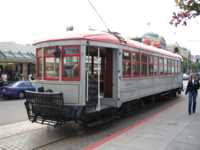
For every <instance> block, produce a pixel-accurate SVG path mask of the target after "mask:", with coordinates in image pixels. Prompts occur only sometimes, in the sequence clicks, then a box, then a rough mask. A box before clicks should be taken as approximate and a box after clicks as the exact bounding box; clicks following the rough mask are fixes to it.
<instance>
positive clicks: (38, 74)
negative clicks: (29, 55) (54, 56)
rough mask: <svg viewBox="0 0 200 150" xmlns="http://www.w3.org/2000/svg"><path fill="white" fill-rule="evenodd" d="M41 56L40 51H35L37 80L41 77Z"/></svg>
mask: <svg viewBox="0 0 200 150" xmlns="http://www.w3.org/2000/svg"><path fill="white" fill-rule="evenodd" d="M43 60H44V59H43V55H42V49H37V50H36V75H37V78H41V77H42V65H43Z"/></svg>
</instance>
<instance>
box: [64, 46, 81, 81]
mask: <svg viewBox="0 0 200 150" xmlns="http://www.w3.org/2000/svg"><path fill="white" fill-rule="evenodd" d="M65 48H77V49H78V52H79V53H78V54H65V51H64V49H65ZM80 49H81V47H80V45H65V46H63V47H62V67H61V78H62V80H63V81H80V76H81V67H80V66H81V54H80V52H81V51H80ZM74 56H76V57H78V59H79V62H78V65H79V70H78V71H79V76H78V77H64V57H74Z"/></svg>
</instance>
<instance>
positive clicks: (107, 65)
mask: <svg viewBox="0 0 200 150" xmlns="http://www.w3.org/2000/svg"><path fill="white" fill-rule="evenodd" d="M86 66H87V69H86V78H87V79H86V82H87V84H86V89H87V90H86V95H87V102H88V103H92V104H98V100H100V101H101V100H103V99H104V98H112V97H113V49H110V48H99V47H92V46H90V47H87V52H86Z"/></svg>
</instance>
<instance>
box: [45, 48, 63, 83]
mask: <svg viewBox="0 0 200 150" xmlns="http://www.w3.org/2000/svg"><path fill="white" fill-rule="evenodd" d="M55 48H56V46H49V47H45V48H44V52H43V53H44V79H45V80H59V77H60V62H61V57H58V58H59V69H58V70H59V72H58V76H56V77H50V76H47V74H46V58H56V57H55V56H54V55H52V54H47V52H46V50H48V49H55Z"/></svg>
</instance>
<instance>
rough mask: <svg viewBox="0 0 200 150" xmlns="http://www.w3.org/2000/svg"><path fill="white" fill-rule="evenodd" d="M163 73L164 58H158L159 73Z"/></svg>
mask: <svg viewBox="0 0 200 150" xmlns="http://www.w3.org/2000/svg"><path fill="white" fill-rule="evenodd" d="M163 73H164V59H163V58H159V74H160V75H162V74H163Z"/></svg>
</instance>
